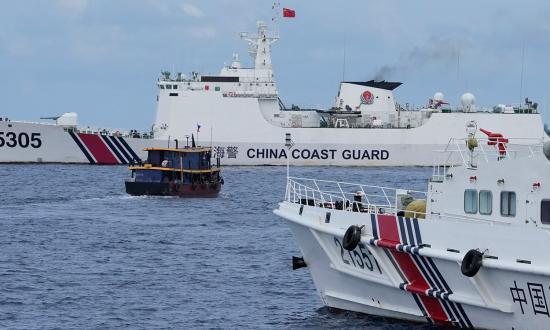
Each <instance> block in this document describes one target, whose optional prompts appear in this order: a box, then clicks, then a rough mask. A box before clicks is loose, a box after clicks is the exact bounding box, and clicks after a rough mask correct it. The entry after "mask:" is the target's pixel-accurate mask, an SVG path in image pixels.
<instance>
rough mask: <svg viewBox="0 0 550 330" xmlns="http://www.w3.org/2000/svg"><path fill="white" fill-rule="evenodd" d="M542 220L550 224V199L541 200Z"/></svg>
mask: <svg viewBox="0 0 550 330" xmlns="http://www.w3.org/2000/svg"><path fill="white" fill-rule="evenodd" d="M540 222H542V223H543V224H545V225H550V199H543V200H542V201H541V202H540Z"/></svg>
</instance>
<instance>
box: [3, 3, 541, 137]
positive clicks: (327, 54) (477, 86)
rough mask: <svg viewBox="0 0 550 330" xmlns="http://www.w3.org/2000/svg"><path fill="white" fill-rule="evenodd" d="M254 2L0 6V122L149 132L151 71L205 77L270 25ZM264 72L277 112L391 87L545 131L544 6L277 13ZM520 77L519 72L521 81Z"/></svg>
mask: <svg viewBox="0 0 550 330" xmlns="http://www.w3.org/2000/svg"><path fill="white" fill-rule="evenodd" d="M272 4H273V2H272V1H264V0H261V1H260V0H248V1H245V0H202V1H198V0H25V1H0V116H1V117H9V118H10V119H18V120H32V121H35V120H38V119H39V118H40V117H44V116H55V115H60V114H62V113H64V112H69V111H75V112H78V114H79V121H80V124H81V125H84V126H87V125H90V126H95V127H108V128H124V129H140V130H141V129H148V128H150V126H151V124H152V123H153V121H154V119H155V107H156V101H155V100H156V93H157V90H156V85H155V81H156V79H157V78H158V76H159V74H160V72H161V71H162V70H169V71H172V72H183V73H189V72H191V71H200V72H203V73H210V74H212V73H217V72H219V70H220V69H221V68H222V66H223V65H224V63H230V62H231V56H232V54H233V53H239V54H240V55H241V59H242V61H243V62H245V64H248V65H250V64H251V63H252V62H251V60H250V58H249V56H248V54H247V45H246V43H244V42H243V41H241V40H240V39H239V32H243V31H255V29H256V21H257V20H264V21H266V22H271V17H272V16H273V12H272ZM280 5H281V7H288V8H292V9H294V10H295V11H296V17H295V18H292V19H279V20H278V24H277V29H278V30H279V32H280V36H281V39H280V40H279V41H278V42H277V43H275V44H274V45H273V67H274V72H275V77H276V80H277V83H278V86H279V93H280V97H281V99H282V100H283V101H284V103H285V104H287V105H289V104H298V105H304V106H320V107H328V106H332V105H333V103H334V97H335V96H336V93H337V89H338V84H339V82H340V81H341V80H342V79H345V80H348V81H364V80H370V79H374V78H377V79H386V80H391V81H400V82H403V85H402V86H401V87H399V88H398V89H397V90H396V91H395V96H396V100H397V102H399V103H401V104H405V103H409V104H414V105H424V104H426V102H427V99H428V98H429V97H431V96H432V95H433V94H434V93H435V92H443V93H444V95H445V98H446V99H447V100H448V101H449V102H451V104H458V102H459V98H460V95H461V94H462V93H464V92H471V93H473V94H474V95H475V96H476V104H477V105H479V106H488V107H492V106H493V105H496V104H513V103H519V102H520V100H522V98H524V97H526V96H527V97H529V98H531V99H532V100H534V101H535V102H538V103H539V105H540V106H539V109H540V111H541V112H542V113H543V119H544V121H545V122H550V109H549V107H550V97H549V96H550V95H548V90H549V88H548V87H549V86H550V84H549V82H550V61H549V59H550V20H548V17H550V2H549V1H545V0H525V1H521V2H518V1H508V0H499V1H490V0H486V1H479V0H478V1H470V0H463V1H441V0H437V1H432V0H430V1H428V0H426V1H423V0H417V1H410V0H346V1H315V0H300V1H298V0H289V1H280ZM522 73H523V74H522Z"/></svg>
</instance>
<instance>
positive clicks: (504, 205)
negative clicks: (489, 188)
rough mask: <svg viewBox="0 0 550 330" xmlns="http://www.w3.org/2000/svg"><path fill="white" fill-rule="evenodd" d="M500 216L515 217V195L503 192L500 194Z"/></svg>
mask: <svg viewBox="0 0 550 330" xmlns="http://www.w3.org/2000/svg"><path fill="white" fill-rule="evenodd" d="M500 214H501V215H502V216H505V217H515V216H516V193H515V192H513V191H503V192H501V193H500Z"/></svg>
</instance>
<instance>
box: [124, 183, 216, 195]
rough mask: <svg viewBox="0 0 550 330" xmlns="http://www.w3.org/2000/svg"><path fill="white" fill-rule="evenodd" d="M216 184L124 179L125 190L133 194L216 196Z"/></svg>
mask: <svg viewBox="0 0 550 330" xmlns="http://www.w3.org/2000/svg"><path fill="white" fill-rule="evenodd" d="M221 186H222V185H221V183H217V184H212V183H210V184H177V183H175V182H132V181H126V192H127V193H128V194H130V195H133V196H144V195H146V196H147V195H149V196H178V197H206V198H212V197H217V196H218V194H219V193H220V190H221Z"/></svg>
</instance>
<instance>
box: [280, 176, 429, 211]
mask: <svg viewBox="0 0 550 330" xmlns="http://www.w3.org/2000/svg"><path fill="white" fill-rule="evenodd" d="M401 196H411V197H412V198H413V199H426V192H423V191H416V190H404V189H403V190H402V189H395V188H388V187H382V186H371V185H363V184H356V183H348V182H336V181H328V180H315V179H306V178H297V177H289V178H288V181H287V186H286V196H285V200H286V201H288V202H291V203H298V204H305V205H311V206H317V207H323V208H329V209H339V210H345V211H350V212H369V213H379V214H397V213H398V212H399V211H403V212H405V210H404V209H402V207H401V202H400V200H399V198H400V197H401ZM417 213H418V212H417Z"/></svg>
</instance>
